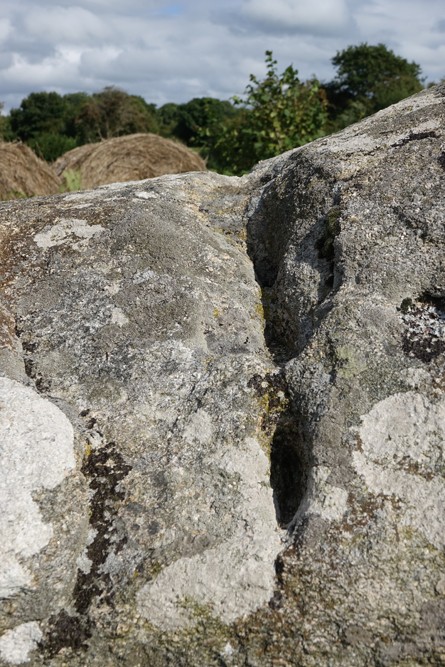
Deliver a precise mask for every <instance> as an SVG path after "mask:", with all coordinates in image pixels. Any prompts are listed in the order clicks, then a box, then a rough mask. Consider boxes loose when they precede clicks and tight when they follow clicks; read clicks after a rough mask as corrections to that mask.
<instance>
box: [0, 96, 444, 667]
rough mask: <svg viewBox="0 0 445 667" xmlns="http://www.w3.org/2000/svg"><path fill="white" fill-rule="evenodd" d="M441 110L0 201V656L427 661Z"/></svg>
mask: <svg viewBox="0 0 445 667" xmlns="http://www.w3.org/2000/svg"><path fill="white" fill-rule="evenodd" d="M444 119H445V96H444V86H439V87H436V88H432V89H428V90H426V91H424V92H423V93H421V94H419V95H417V96H414V97H412V98H409V99H408V100H405V101H403V102H401V103H399V104H398V105H395V106H394V107H390V108H389V109H386V110H384V111H382V112H379V113H378V114H376V115H375V116H373V117H370V118H368V119H365V120H364V121H362V122H361V123H359V124H356V125H354V126H352V127H350V128H346V129H345V130H344V131H342V132H341V133H339V134H337V135H334V136H332V137H327V138H323V139H320V140H318V141H316V142H313V143H312V144H309V145H307V146H303V147H301V148H298V149H295V150H294V151H290V152H289V153H286V154H284V155H282V156H279V157H277V158H274V159H272V160H268V161H266V162H263V163H260V164H259V165H258V166H257V167H256V168H255V169H254V170H253V172H252V173H251V174H249V175H247V176H245V177H243V178H229V177H224V176H219V175H217V174H211V173H196V174H187V175H181V176H166V177H162V178H158V179H152V180H149V181H141V182H133V183H128V184H112V185H110V186H106V187H103V188H100V189H97V190H92V191H89V192H88V191H87V192H82V193H77V194H69V195H68V194H67V195H59V196H56V197H52V198H41V199H33V200H29V201H26V202H23V201H16V202H7V203H3V204H2V205H1V207H0V213H1V216H0V234H1V239H2V242H1V245H0V253H1V260H2V266H3V277H2V280H3V282H2V292H1V303H0V313H1V319H0V336H1V337H0V344H1V348H0V408H1V412H0V424H1V429H2V434H3V435H2V439H1V443H0V445H1V456H2V471H3V472H2V475H3V481H2V484H1V485H0V490H3V494H4V498H5V500H4V503H3V507H4V508H6V509H5V510H4V512H3V517H2V520H1V521H2V523H3V526H4V534H5V535H7V536H8V538H7V539H6V540H4V541H3V546H2V550H3V560H2V565H1V567H0V570H1V579H0V582H1V591H2V595H1V599H0V664H1V665H10V664H27V663H28V664H32V665H33V666H34V665H35V666H36V667H38V666H39V665H42V666H43V665H45V666H46V665H49V666H51V667H62V665H63V666H64V667H66V666H69V667H83V666H84V665H89V666H91V667H99V666H100V667H103V665H105V664H106V665H109V666H110V667H114V665H116V666H117V665H121V664H123V665H127V666H128V667H136V665H150V666H151V665H153V667H158V666H159V667H163V666H167V665H172V664H174V665H184V666H185V665H190V666H191V665H193V667H204V666H205V667H210V666H212V665H215V666H216V665H227V667H229V666H235V665H236V666H237V667H238V666H241V665H246V666H247V665H258V666H259V667H263V666H264V667H266V666H268V665H278V664H286V665H295V666H298V667H300V666H301V667H323V666H326V667H327V666H328V665H329V667H343V666H344V665H348V667H371V666H374V667H382V666H383V665H384V666H385V667H396V666H398V667H401V666H402V665H404V666H405V667H408V665H420V664H434V665H442V664H445V640H444V635H443V627H444V623H445V597H444V595H445V585H444V577H443V571H444V566H445V562H444V551H443V546H444V544H443V535H444V534H445V531H444V520H443V516H444V514H443V510H444V506H443V502H444V501H443V498H444V492H445V489H444V480H443V478H444V472H445V468H444V440H445V438H444V436H445V433H444V422H445V412H444V398H443V392H444V390H445V381H444V362H445V347H444V343H443V337H444V326H443V319H444V318H443V304H444V299H445V273H444V260H443V258H444V252H443V250H444V247H443V244H444V240H445V237H444V233H443V230H444V227H443V216H444V203H443V177H444V174H443V148H442V144H443V141H444V138H443V135H444V131H445V130H444V128H445V122H444Z"/></svg>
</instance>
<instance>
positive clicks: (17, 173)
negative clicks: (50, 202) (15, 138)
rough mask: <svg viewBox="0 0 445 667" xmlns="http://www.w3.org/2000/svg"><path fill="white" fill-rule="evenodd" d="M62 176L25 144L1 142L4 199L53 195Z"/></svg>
mask: <svg viewBox="0 0 445 667" xmlns="http://www.w3.org/2000/svg"><path fill="white" fill-rule="evenodd" d="M61 183H62V182H61V180H60V178H59V177H58V176H57V175H56V174H55V173H54V171H53V169H52V168H51V167H50V166H49V165H48V164H47V163H46V162H44V161H43V160H40V159H39V158H38V157H37V155H36V154H35V153H34V152H33V151H32V150H31V148H29V147H28V146H25V144H21V143H7V142H0V200H5V199H16V198H18V197H32V196H34V195H51V194H55V193H56V192H59V191H60V187H61Z"/></svg>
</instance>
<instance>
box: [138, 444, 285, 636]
mask: <svg viewBox="0 0 445 667" xmlns="http://www.w3.org/2000/svg"><path fill="white" fill-rule="evenodd" d="M220 466H221V468H222V469H223V470H226V471H227V472H229V473H232V474H233V473H238V474H239V475H240V478H241V481H240V484H239V488H240V491H241V493H242V502H241V504H240V506H239V508H238V519H237V520H236V521H234V532H233V534H232V536H231V538H230V539H228V540H225V541H224V542H222V543H221V544H220V545H218V547H213V548H211V549H207V550H206V551H204V552H203V553H200V554H197V555H195V556H192V557H190V558H179V559H178V560H177V561H176V562H174V563H172V564H171V565H169V566H168V567H166V568H165V569H164V570H162V571H161V572H160V574H159V575H158V576H157V578H156V579H155V580H154V581H153V582H149V583H147V584H146V585H145V586H143V587H142V588H141V590H140V591H139V593H138V596H137V601H138V606H139V610H140V613H141V614H142V616H144V617H145V618H147V619H148V620H149V621H150V623H153V624H154V625H156V626H158V627H161V628H163V629H167V630H175V629H177V628H181V627H187V626H190V625H193V624H195V623H196V622H198V621H199V610H205V611H206V613H210V614H212V615H213V616H215V617H217V618H218V619H220V620H221V621H222V622H224V623H230V622H232V621H234V620H235V619H236V618H239V617H241V616H243V615H245V614H248V613H250V612H253V611H254V610H255V609H257V608H258V607H260V606H261V605H263V604H265V603H267V601H268V600H269V599H270V598H271V596H272V594H273V591H274V583H275V569H274V562H275V559H276V557H277V554H278V552H279V551H280V549H281V547H282V543H281V539H280V537H281V533H280V531H279V530H278V529H277V525H276V517H275V511H274V506H273V499H272V491H271V488H270V486H269V483H268V476H269V462H268V460H267V457H266V456H265V454H264V453H263V451H262V449H261V446H260V444H259V443H258V442H257V441H256V440H253V439H247V440H246V442H245V446H244V448H243V449H233V450H232V449H231V450H226V451H225V452H224V453H223V455H222V456H221V459H220Z"/></svg>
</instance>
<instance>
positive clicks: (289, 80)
mask: <svg viewBox="0 0 445 667" xmlns="http://www.w3.org/2000/svg"><path fill="white" fill-rule="evenodd" d="M266 67H267V73H266V77H265V78H264V79H263V80H259V79H258V78H257V77H256V76H254V75H253V74H251V75H250V84H249V85H248V86H247V88H246V91H245V96H244V98H240V97H235V98H234V103H235V105H236V106H237V107H238V108H239V109H241V110H242V113H241V114H239V115H238V116H236V117H234V118H233V119H232V122H230V123H229V124H228V125H226V128H225V132H223V134H222V137H221V138H220V140H219V142H218V146H219V147H220V150H221V151H222V153H223V155H224V156H225V158H226V162H227V166H228V167H229V170H230V171H232V172H233V173H242V172H244V171H247V170H248V169H250V168H251V167H252V166H253V165H254V164H255V163H256V162H258V161H259V160H264V159H266V158H269V157H273V156H275V155H279V154H280V153H283V152H284V151H286V150H289V149H291V148H295V147H296V146H301V145H303V144H305V143H307V142H308V141H312V140H313V139H316V138H318V137H320V136H322V135H323V133H324V128H325V125H326V122H327V111H326V99H325V96H324V93H323V90H322V89H321V87H320V84H319V82H318V81H317V79H315V78H313V79H310V80H309V81H305V82H302V81H300V79H299V78H298V72H297V70H295V69H294V68H293V67H292V66H291V65H290V66H289V67H287V68H286V69H285V70H284V72H283V73H282V74H278V72H277V61H276V60H274V58H273V54H272V51H266Z"/></svg>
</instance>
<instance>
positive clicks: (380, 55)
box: [326, 43, 423, 127]
mask: <svg viewBox="0 0 445 667" xmlns="http://www.w3.org/2000/svg"><path fill="white" fill-rule="evenodd" d="M332 64H333V65H334V66H335V67H336V68H337V75H336V77H335V78H334V80H333V81H332V82H330V83H329V84H327V85H326V93H327V96H328V99H329V110H330V117H331V120H333V121H334V126H337V127H344V126H346V125H348V124H349V123H351V122H355V121H357V120H360V119H361V118H364V117H365V116H368V115H369V114H372V113H375V112H376V111H379V110H380V109H384V108H385V107H387V106H389V105H391V104H395V103H396V102H399V101H400V100H402V99H404V98H405V97H408V96H409V95H413V94H414V93H417V92H419V91H420V90H422V88H423V84H422V72H421V68H420V66H419V65H417V64H416V63H414V62H408V61H407V60H405V58H402V57H400V56H397V55H396V54H395V53H394V52H393V51H391V50H390V49H388V48H387V47H386V46H385V45H384V44H377V45H376V46H371V45H368V44H366V43H364V44H359V45H358V46H348V48H347V49H345V50H344V51H339V52H337V54H336V55H335V56H334V57H333V58H332Z"/></svg>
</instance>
